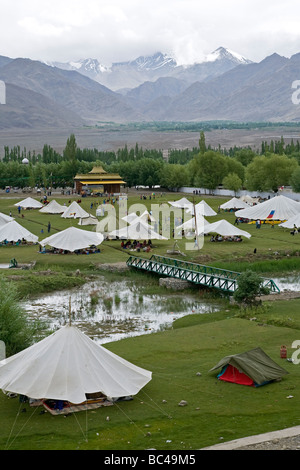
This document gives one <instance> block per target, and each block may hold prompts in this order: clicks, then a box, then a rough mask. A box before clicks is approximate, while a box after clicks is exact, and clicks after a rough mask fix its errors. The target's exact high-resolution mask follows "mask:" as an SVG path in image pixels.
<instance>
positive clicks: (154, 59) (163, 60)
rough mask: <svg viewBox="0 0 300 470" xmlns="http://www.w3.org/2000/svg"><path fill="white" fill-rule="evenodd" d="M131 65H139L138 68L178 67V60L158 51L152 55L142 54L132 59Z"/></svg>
mask: <svg viewBox="0 0 300 470" xmlns="http://www.w3.org/2000/svg"><path fill="white" fill-rule="evenodd" d="M129 64H130V65H131V66H135V67H137V69H138V70H157V69H160V68H162V67H165V66H168V67H176V65H177V64H176V61H175V59H174V58H173V57H171V56H169V55H168V54H163V53H162V52H156V53H155V54H153V55H152V56H140V57H138V58H137V59H135V60H133V61H130V62H129Z"/></svg>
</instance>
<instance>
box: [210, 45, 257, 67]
mask: <svg viewBox="0 0 300 470" xmlns="http://www.w3.org/2000/svg"><path fill="white" fill-rule="evenodd" d="M222 59H228V60H231V61H233V62H236V63H238V64H250V63H251V60H249V59H246V58H245V57H243V56H242V55H241V54H238V53H237V52H234V51H232V50H230V49H227V48H226V47H218V49H216V50H215V51H213V52H212V53H211V54H208V55H207V56H206V58H205V62H215V61H216V60H222Z"/></svg>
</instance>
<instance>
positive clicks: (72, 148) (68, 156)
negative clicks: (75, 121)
mask: <svg viewBox="0 0 300 470" xmlns="http://www.w3.org/2000/svg"><path fill="white" fill-rule="evenodd" d="M76 149H77V144H76V138H75V135H74V134H71V135H70V137H69V138H68V140H67V144H66V146H65V149H64V152H63V155H64V158H65V160H68V161H75V160H76Z"/></svg>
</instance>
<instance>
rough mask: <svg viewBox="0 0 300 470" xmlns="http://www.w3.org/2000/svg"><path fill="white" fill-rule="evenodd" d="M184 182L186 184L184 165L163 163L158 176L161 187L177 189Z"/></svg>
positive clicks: (186, 177)
mask: <svg viewBox="0 0 300 470" xmlns="http://www.w3.org/2000/svg"><path fill="white" fill-rule="evenodd" d="M186 184H188V175H187V170H186V168H185V166H183V165H178V164H166V165H164V167H163V169H162V174H161V178H160V185H161V186H162V187H164V188H167V189H173V190H175V191H178V189H179V188H182V187H183V186H185V185H186Z"/></svg>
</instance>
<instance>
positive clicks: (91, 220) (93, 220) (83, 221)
mask: <svg viewBox="0 0 300 470" xmlns="http://www.w3.org/2000/svg"><path fill="white" fill-rule="evenodd" d="M97 223H98V219H97V217H95V216H93V215H92V214H89V215H88V217H81V218H80V219H79V222H78V225H97Z"/></svg>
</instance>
